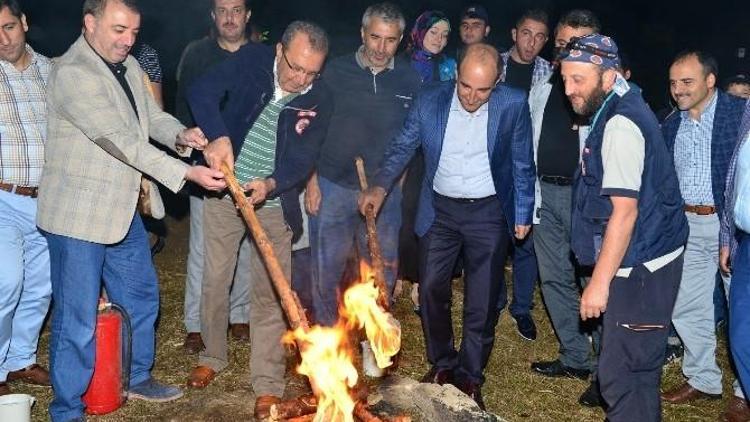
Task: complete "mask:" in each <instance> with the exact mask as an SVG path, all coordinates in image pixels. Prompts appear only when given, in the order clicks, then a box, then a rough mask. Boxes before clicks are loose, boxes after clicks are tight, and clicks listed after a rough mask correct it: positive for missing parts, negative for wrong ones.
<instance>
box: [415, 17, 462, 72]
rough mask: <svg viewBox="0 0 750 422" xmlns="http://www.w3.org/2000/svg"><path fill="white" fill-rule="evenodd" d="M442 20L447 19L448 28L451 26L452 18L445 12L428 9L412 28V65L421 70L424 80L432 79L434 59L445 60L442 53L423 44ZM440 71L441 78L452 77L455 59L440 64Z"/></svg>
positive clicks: (418, 70)
mask: <svg viewBox="0 0 750 422" xmlns="http://www.w3.org/2000/svg"><path fill="white" fill-rule="evenodd" d="M440 21H445V22H446V23H447V24H448V28H450V20H448V17H447V16H446V15H445V13H443V12H440V11H438V10H428V11H426V12H424V13H422V14H421V15H419V17H418V18H417V21H416V22H415V23H414V27H413V28H412V30H411V34H410V37H409V46H408V47H407V51H409V52H411V60H412V66H413V67H414V69H415V70H416V71H417V72H419V74H420V76H421V78H422V82H426V81H429V80H431V79H432V77H433V76H432V75H433V71H434V61H435V60H441V61H442V60H443V54H442V53H441V54H439V55H434V54H432V53H430V52H429V51H427V50H425V49H424V46H423V45H422V41H424V37H425V35H427V31H429V30H430V28H432V27H433V25H435V24H436V23H438V22H440ZM444 68H445V69H444ZM439 72H440V75H439V80H447V79H452V78H453V76H452V75H453V73H454V72H455V61H453V60H450V62H449V63H445V64H444V65H443V64H442V63H441V65H440V66H439Z"/></svg>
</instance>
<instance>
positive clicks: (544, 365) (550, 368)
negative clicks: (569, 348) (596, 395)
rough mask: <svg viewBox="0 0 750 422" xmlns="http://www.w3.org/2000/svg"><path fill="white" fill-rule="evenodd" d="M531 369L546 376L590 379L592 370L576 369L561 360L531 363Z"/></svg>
mask: <svg viewBox="0 0 750 422" xmlns="http://www.w3.org/2000/svg"><path fill="white" fill-rule="evenodd" d="M531 370H532V371H534V372H536V373H537V374H540V375H544V376H545V377H568V378H578V379H582V380H585V379H588V378H589V375H590V374H591V371H589V370H588V369H575V368H571V367H569V366H565V365H563V364H562V363H560V360H559V359H558V360H553V361H551V362H549V361H541V362H534V363H532V364H531Z"/></svg>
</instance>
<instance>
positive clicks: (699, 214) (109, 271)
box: [0, 0, 750, 422]
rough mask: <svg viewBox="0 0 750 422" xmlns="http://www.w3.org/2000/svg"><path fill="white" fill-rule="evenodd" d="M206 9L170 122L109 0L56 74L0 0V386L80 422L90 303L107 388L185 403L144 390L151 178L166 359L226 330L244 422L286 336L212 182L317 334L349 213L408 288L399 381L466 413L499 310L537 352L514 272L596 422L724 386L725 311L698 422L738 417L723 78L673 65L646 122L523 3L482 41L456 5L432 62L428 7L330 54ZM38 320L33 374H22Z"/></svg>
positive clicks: (380, 9) (345, 262) (147, 50)
mask: <svg viewBox="0 0 750 422" xmlns="http://www.w3.org/2000/svg"><path fill="white" fill-rule="evenodd" d="M211 3H212V4H211V10H210V17H211V19H212V22H213V26H212V31H211V34H210V35H208V36H206V37H205V38H202V39H199V40H196V41H194V42H191V43H190V44H189V45H188V46H187V47H186V48H185V50H184V52H183V54H182V58H181V60H180V63H179V66H178V70H177V75H176V77H177V81H178V86H177V92H176V99H175V116H176V117H173V116H172V115H170V114H168V113H166V112H164V111H163V110H162V109H163V99H162V98H163V93H162V90H161V83H162V74H161V67H160V65H159V62H158V53H157V52H156V51H155V50H154V49H153V48H151V47H150V46H148V45H145V44H139V43H137V35H138V31H139V29H140V25H141V13H140V11H139V8H138V6H137V3H136V2H135V1H134V0H85V1H84V6H83V13H82V22H83V28H82V31H81V35H80V37H79V38H78V39H77V40H76V41H75V43H74V44H73V45H72V46H71V47H70V48H69V50H68V51H67V52H66V53H65V54H63V55H62V56H61V57H58V58H55V59H53V60H50V59H49V58H47V57H45V56H43V55H41V54H39V53H37V52H36V51H35V50H34V49H33V48H32V47H31V46H30V45H29V44H27V42H26V32H27V31H28V28H29V27H28V24H27V20H26V16H25V15H24V13H23V11H22V8H21V5H20V4H19V1H18V0H0V76H1V77H0V103H1V104H2V106H0V116H1V118H0V252H1V253H0V262H1V263H2V271H0V395H4V394H9V393H11V392H12V389H11V386H12V384H13V383H15V382H29V383H34V384H38V385H46V386H50V385H51V386H52V389H53V392H54V398H53V400H52V402H51V403H50V406H49V415H50V417H51V419H52V420H53V421H54V422H58V421H79V420H85V415H84V404H83V401H82V395H83V394H84V392H85V391H86V389H87V387H88V384H89V382H90V380H91V377H92V373H93V365H94V359H95V353H94V351H95V325H96V318H97V304H98V302H99V298H100V296H101V295H102V290H104V291H106V295H107V297H108V299H109V300H111V301H112V302H114V303H117V304H119V305H121V306H122V307H123V308H124V309H125V310H126V311H127V313H128V315H129V318H130V321H131V325H132V350H133V354H132V363H131V367H130V368H129V370H130V376H129V380H130V383H129V385H128V386H127V390H128V397H129V398H130V399H141V400H147V401H156V402H164V401H171V400H175V399H177V398H179V397H181V396H182V394H183V392H182V389H181V388H179V387H177V386H173V385H168V384H165V383H162V382H160V381H158V380H156V379H155V378H154V377H152V375H151V369H152V367H153V364H154V359H155V330H156V320H157V317H158V314H159V283H158V279H157V274H156V271H155V269H154V265H153V262H152V257H151V251H150V243H149V238H148V235H147V232H146V229H145V227H144V220H145V218H146V217H145V216H142V215H141V214H142V213H143V214H144V215H150V216H153V217H157V218H158V217H160V216H163V215H164V206H163V204H162V203H161V199H160V197H159V195H158V188H156V185H155V184H154V183H159V184H161V185H162V186H163V187H164V188H166V189H168V190H171V191H173V192H177V191H180V190H182V189H183V188H187V189H188V190H189V192H190V200H189V203H190V237H189V254H188V257H187V277H186V280H185V302H184V325H185V331H186V333H187V334H186V337H185V341H184V350H185V352H186V353H189V354H196V355H198V357H197V361H196V366H195V367H194V368H193V369H192V371H191V372H190V375H189V377H188V379H187V381H186V385H187V387H188V388H193V389H202V388H205V387H206V386H208V385H209V384H211V382H212V381H213V380H214V378H215V377H216V376H217V374H219V373H220V372H221V371H224V370H226V368H227V366H228V363H229V358H228V341H227V337H228V335H230V334H231V335H232V336H233V337H234V338H236V339H239V340H245V341H247V340H249V341H250V344H251V346H250V347H251V358H250V362H249V367H250V384H251V386H252V388H253V390H254V393H255V396H256V401H255V406H254V413H255V417H256V418H257V419H259V420H263V419H266V418H268V417H269V411H270V408H271V406H272V405H273V404H276V403H278V402H279V401H280V398H281V397H282V395H283V393H284V389H285V384H286V382H285V379H284V374H285V371H286V364H287V362H286V354H285V349H284V348H283V346H282V343H281V339H282V336H283V335H284V333H285V331H286V330H287V329H288V325H287V322H286V320H285V317H284V313H283V311H282V308H281V305H280V303H279V301H278V298H277V296H276V293H275V290H274V288H273V285H272V283H271V279H270V276H269V273H268V271H267V270H266V267H265V266H264V262H263V260H262V258H261V255H260V252H259V250H258V248H257V246H256V245H255V243H254V242H253V241H252V238H251V236H249V235H248V230H247V227H246V226H245V223H244V221H243V220H242V218H241V217H240V215H239V214H238V212H237V209H236V208H235V205H234V203H233V202H232V199H231V197H230V196H229V195H228V193H227V191H226V185H227V184H226V180H225V175H224V173H223V172H222V168H223V167H226V168H228V169H229V170H230V171H232V172H233V173H234V175H235V177H236V178H237V179H238V181H239V182H240V183H241V185H242V187H243V188H244V189H245V190H246V192H247V196H248V199H249V200H250V202H251V203H252V204H254V206H255V208H256V212H257V215H258V218H259V220H260V222H261V224H262V225H263V227H264V229H265V230H266V232H267V234H268V238H269V240H270V242H271V243H272V245H273V248H274V250H275V252H276V255H277V257H278V259H279V264H280V266H281V268H282V270H283V272H284V274H285V276H286V277H287V279H289V280H291V282H292V286H293V288H294V290H295V291H296V292H297V294H298V296H299V298H300V301H301V303H302V305H303V306H304V308H305V309H306V311H307V312H308V314H309V315H308V316H309V318H310V319H311V320H312V321H313V322H314V323H315V324H319V325H323V326H330V325H333V324H335V323H336V321H337V320H338V309H339V299H340V295H341V293H342V289H343V288H344V287H345V286H346V285H347V283H349V282H351V281H352V277H353V275H352V274H356V272H357V265H356V262H357V261H358V260H364V261H369V260H370V256H369V254H368V253H367V251H368V249H367V239H366V227H365V223H364V219H363V215H364V214H365V213H366V211H367V210H368V209H370V208H372V209H373V210H374V211H375V213H376V214H377V223H376V226H377V227H376V230H377V235H378V239H379V241H380V247H381V249H382V258H383V260H384V264H385V282H386V286H387V289H389V293H392V292H393V291H394V290H396V289H397V286H402V285H403V283H404V280H408V281H409V282H411V283H412V284H413V288H412V291H411V293H412V294H411V299H412V300H413V302H414V309H415V311H416V312H417V314H418V315H419V317H420V318H421V322H422V327H423V333H424V337H425V344H426V351H425V353H426V356H427V360H428V361H429V363H430V364H431V369H430V371H429V372H428V373H427V374H425V375H424V377H423V378H422V379H421V381H422V382H426V383H437V384H446V383H450V384H454V385H455V386H456V387H457V388H458V389H460V390H461V391H463V392H464V393H465V394H467V395H468V396H469V397H470V398H471V399H473V400H474V401H475V402H476V403H477V405H478V406H479V407H480V408H482V409H484V402H483V399H482V384H483V383H484V380H485V374H484V372H485V367H486V365H487V362H488V359H489V356H490V353H491V351H492V348H493V344H494V340H495V328H496V325H497V323H498V320H499V318H500V316H501V313H502V312H503V310H504V309H505V308H506V305H507V307H508V313H509V314H510V316H511V317H512V319H513V320H514V321H515V327H516V329H517V331H518V334H519V335H520V336H521V337H522V338H524V339H526V340H528V341H534V340H535V339H536V337H537V328H536V323H535V322H534V319H533V317H532V313H531V309H532V306H533V296H534V290H535V287H536V285H537V281H538V282H539V284H540V287H541V296H542V298H543V299H544V306H545V308H546V310H547V314H548V316H549V318H550V321H551V323H552V327H553V328H554V331H555V334H556V336H557V340H558V342H559V353H558V355H557V356H551V357H550V358H551V360H547V361H538V362H533V363H532V364H531V367H530V369H529V370H530V371H531V372H532V373H534V374H537V375H538V376H544V377H571V378H579V379H584V380H590V384H589V386H588V388H587V389H586V390H585V391H583V392H582V394H581V396H580V399H579V402H580V403H581V404H582V405H586V406H601V407H603V408H604V410H605V412H606V415H607V419H608V420H610V421H636V420H637V421H657V420H660V419H661V404H662V402H669V403H675V404H686V403H694V402H696V401H699V400H706V399H718V398H721V397H722V373H721V370H720V369H719V367H718V365H717V363H716V359H717V351H716V337H717V330H718V329H719V328H718V327H720V324H718V322H719V321H720V320H722V319H727V320H728V328H729V330H728V333H729V344H730V347H731V355H730V357H731V359H732V361H733V363H734V366H733V368H735V369H736V373H735V374H734V376H735V378H736V379H735V382H734V386H733V387H734V388H733V390H734V391H733V394H732V398H731V400H729V401H728V405H727V408H726V410H725V411H724V412H723V413H722V414H721V415H718V416H719V419H720V420H723V421H731V422H736V421H750V408H748V403H747V400H746V399H745V394H744V392H746V391H748V390H747V388H750V336H748V335H747V332H749V331H748V330H750V312H748V311H747V309H750V303H749V302H750V146H748V142H747V141H748V139H750V103H749V102H747V101H746V99H747V98H748V97H750V80H748V78H747V77H746V76H743V75H738V76H734V77H732V78H730V79H727V80H726V81H725V83H724V85H723V88H724V89H721V88H720V87H719V79H718V78H719V73H718V65H717V63H716V60H715V59H714V58H713V57H712V56H711V55H710V54H709V53H708V52H706V51H700V50H686V51H684V52H682V53H680V54H678V55H677V56H676V57H675V58H674V59H673V61H672V62H671V65H670V67H669V69H665V72H666V73H668V76H669V89H670V93H671V96H672V98H673V100H674V107H673V109H672V110H670V111H669V112H668V113H664V118H663V119H658V118H657V117H656V115H655V114H654V112H652V110H651V109H650V108H649V106H648V104H647V103H646V102H645V101H644V99H643V97H642V90H641V88H640V87H638V85H636V84H635V83H633V82H631V81H629V79H630V75H631V69H630V68H629V65H628V64H627V63H626V60H625V56H624V55H623V54H622V53H621V52H620V51H619V50H618V45H617V43H616V41H615V40H614V39H612V38H611V37H609V36H607V35H604V34H606V33H607V30H606V27H603V26H602V23H601V22H600V21H599V19H598V18H597V17H596V16H595V15H594V13H592V12H591V11H589V10H583V9H575V10H571V11H568V12H566V13H564V14H563V15H562V16H561V17H560V18H559V20H558V21H557V23H556V25H554V26H553V25H552V23H551V22H550V19H549V16H548V14H547V13H546V12H545V11H542V10H537V9H534V10H528V11H526V12H524V13H523V14H522V15H521V16H520V17H519V18H518V19H517V20H516V22H515V24H514V26H513V28H511V30H510V35H511V39H512V41H513V45H512V47H511V48H510V49H508V50H507V51H503V52H501V51H499V50H498V49H497V48H496V47H495V46H493V45H491V43H489V42H488V38H487V37H488V36H489V34H490V31H491V20H490V16H489V14H488V12H487V10H486V9H485V8H484V7H483V6H481V5H471V6H469V7H466V8H465V9H464V10H463V11H462V13H461V15H460V16H459V20H458V32H459V34H460V40H461V45H460V47H459V48H458V49H457V51H455V53H456V54H455V55H451V54H449V52H447V51H446V46H447V45H448V40H449V38H450V36H451V32H452V25H451V18H450V17H449V16H447V15H446V14H445V13H443V12H441V11H437V10H430V11H426V12H424V13H422V14H420V15H419V16H418V17H417V18H416V20H415V22H414V23H413V25H411V26H410V31H407V21H406V18H405V16H404V14H403V13H402V12H401V10H400V9H399V8H398V6H396V5H394V4H392V3H387V2H386V3H377V4H373V5H371V6H369V7H368V8H367V9H366V10H365V11H364V14H363V16H362V23H361V32H360V35H361V40H362V42H361V45H360V47H359V48H358V49H356V50H355V51H352V52H349V53H348V54H344V55H342V56H340V57H333V58H329V57H328V55H329V54H328V53H329V49H330V45H329V44H330V41H329V38H328V35H327V33H326V31H325V30H324V29H323V28H322V27H321V26H319V25H318V24H316V23H314V22H312V21H294V22H292V23H291V24H289V25H288V26H287V27H286V28H285V30H284V31H283V35H282V36H281V39H280V40H279V41H278V42H277V43H275V44H273V45H272V46H269V45H266V44H264V43H262V42H260V41H261V40H260V38H261V35H260V34H254V35H253V34H251V31H250V27H251V25H250V20H251V9H250V6H249V4H248V2H247V1H246V0H213V1H212V2H211ZM256 32H257V31H256ZM404 38H405V40H404ZM550 38H552V42H553V44H554V49H553V54H552V57H550V60H546V59H544V58H542V57H541V56H540V53H541V52H542V50H543V48H544V47H545V45H546V44H547V43H548V42H549V41H550ZM403 41H405V43H404V42H403ZM402 44H405V45H406V48H405V50H404V52H403V53H400V52H399V47H400V46H401V45H402ZM154 142H155V143H158V144H160V145H161V149H160V148H157V147H156V146H154V145H153V143H154ZM167 149H168V150H171V152H170V153H168V152H165V151H166V150H167ZM358 157H360V158H362V159H363V160H364V164H365V166H364V167H365V171H366V174H367V175H368V176H369V182H370V183H369V187H368V188H367V189H365V190H362V189H361V187H360V181H359V178H358V174H357V170H356V167H355V164H354V163H355V158H358ZM186 185H187V186H186ZM144 192H145V193H144ZM506 260H509V261H511V262H512V264H511V265H512V270H513V271H512V285H513V288H512V300H511V301H510V304H509V305H508V297H507V296H508V294H507V288H506V282H505V269H506V268H505V266H506ZM352 262H354V263H355V265H352ZM456 277H462V279H463V287H464V299H463V326H462V335H461V342H460V347H459V348H458V349H456V346H455V343H456V339H455V338H454V332H453V321H452V319H451V313H450V312H449V310H450V307H451V301H452V288H453V283H452V281H453V279H455V278H456ZM725 296H726V298H728V300H725ZM389 297H392V295H389ZM50 304H51V305H50ZM721 309H725V310H726V309H728V312H726V315H725V313H723V312H720V311H719V310H721ZM48 312H50V314H51V324H50V331H51V336H50V344H49V364H50V367H49V371H48V370H47V369H45V368H43V367H42V366H40V365H39V364H37V343H38V339H39V333H40V331H41V329H42V326H43V323H44V321H45V317H46V315H47V313H48ZM743 333H744V335H743ZM676 351H678V352H676ZM680 354H681V355H682V358H681V359H682V370H683V373H684V376H685V382H684V383H683V384H682V385H680V386H678V387H677V388H675V389H672V390H669V391H663V392H661V391H660V383H661V370H662V366H663V365H664V364H665V362H668V361H669V360H671V359H673V358H674V357H675V356H676V355H680Z"/></svg>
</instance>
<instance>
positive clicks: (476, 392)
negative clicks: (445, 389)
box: [458, 381, 487, 410]
mask: <svg viewBox="0 0 750 422" xmlns="http://www.w3.org/2000/svg"><path fill="white" fill-rule="evenodd" d="M458 389H459V390H461V391H463V392H464V394H466V395H467V396H469V398H470V399H472V400H474V402H476V404H477V406H479V408H480V409H482V410H487V408H485V407H484V400H483V399H482V386H481V385H479V384H474V383H473V382H469V381H463V382H461V383H459V387H458Z"/></svg>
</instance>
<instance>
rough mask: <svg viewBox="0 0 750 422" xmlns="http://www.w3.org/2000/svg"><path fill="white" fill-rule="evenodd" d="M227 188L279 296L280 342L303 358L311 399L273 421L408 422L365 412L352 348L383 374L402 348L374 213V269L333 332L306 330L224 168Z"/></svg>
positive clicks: (345, 304) (347, 298)
mask: <svg viewBox="0 0 750 422" xmlns="http://www.w3.org/2000/svg"><path fill="white" fill-rule="evenodd" d="M357 167H358V172H359V173H360V177H361V179H362V180H361V182H362V183H363V188H365V187H366V184H365V183H366V182H365V179H364V173H363V171H364V170H363V167H364V166H363V165H362V163H361V160H359V161H358V163H357ZM222 172H223V173H224V175H225V177H226V180H227V185H228V188H229V191H230V193H231V194H232V197H233V198H234V200H235V203H236V205H237V208H238V209H239V210H240V213H241V214H242V216H243V218H244V219H245V222H246V223H247V225H248V228H249V229H250V232H251V234H252V235H253V239H254V240H255V243H256V245H257V247H258V250H259V251H260V253H261V255H262V257H263V261H264V262H265V264H266V268H267V270H268V273H269V275H270V276H271V281H272V283H273V285H274V288H275V289H276V292H277V293H278V295H279V298H280V301H281V306H282V308H283V310H284V313H285V314H286V316H287V320H288V321H289V325H290V326H291V328H292V330H291V331H290V332H289V333H287V335H286V336H285V338H284V341H285V342H286V343H287V344H289V345H296V347H297V348H298V350H299V352H300V356H301V358H302V362H301V364H300V365H299V366H298V368H297V371H298V372H299V373H300V374H303V375H305V376H307V378H308V380H309V381H310V386H311V387H312V390H313V394H312V395H306V396H303V397H299V398H297V399H294V400H290V401H286V402H282V403H279V404H277V405H274V406H272V407H271V411H270V413H271V420H273V421H288V422H300V421H314V422H354V421H355V420H359V421H362V422H379V421H387V422H407V421H410V420H411V419H410V418H408V417H395V418H388V419H382V418H379V417H377V416H375V415H374V414H372V412H370V411H369V410H368V409H367V407H368V405H367V395H368V391H367V388H366V386H364V385H363V384H361V383H360V384H358V381H359V378H360V377H359V372H358V370H357V367H356V366H355V354H356V345H357V344H358V343H359V341H358V340H359V338H360V333H361V332H362V331H364V334H365V337H366V338H367V340H368V342H369V346H370V348H371V349H372V353H373V355H374V359H375V362H376V364H377V366H378V367H379V368H381V369H383V368H387V367H389V366H391V364H392V360H391V358H392V357H394V356H395V355H396V354H397V353H398V351H399V349H400V348H401V327H400V325H399V323H398V321H396V319H395V318H393V316H392V315H391V314H390V313H388V311H387V308H388V303H389V300H388V292H387V291H386V288H385V280H384V277H383V262H382V257H381V254H380V247H379V245H378V242H377V234H376V232H375V217H374V212H373V210H372V209H369V210H368V213H367V216H366V217H367V218H366V220H367V229H368V244H369V246H370V252H371V258H372V260H373V263H374V264H373V265H374V267H373V268H372V269H370V268H369V267H367V265H365V264H360V275H361V280H359V282H357V283H355V284H353V285H351V286H350V287H349V288H348V289H347V290H346V291H345V292H344V295H343V298H342V303H341V305H340V309H339V315H340V317H339V320H338V322H337V323H336V325H334V326H333V327H321V326H312V327H311V326H310V324H309V322H308V320H307V317H306V315H305V312H304V309H303V308H302V305H301V303H300V301H299V298H298V297H297V295H296V293H295V292H294V291H293V290H292V289H291V286H290V284H289V281H288V280H287V279H286V277H285V275H284V273H283V271H282V269H281V266H280V264H279V262H278V259H277V258H276V254H275V253H274V251H273V247H272V245H271V242H270V241H269V240H268V237H267V235H266V233H265V230H263V227H262V226H261V224H260V221H258V218H257V216H256V214H255V210H254V208H253V205H252V204H250V203H249V202H248V200H247V197H246V196H245V193H244V191H243V190H242V187H241V186H240V185H239V183H238V182H237V179H236V178H235V177H234V174H233V173H232V171H231V170H230V169H229V168H228V167H227V166H226V164H224V165H222Z"/></svg>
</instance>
